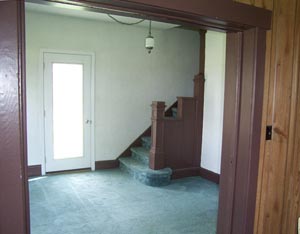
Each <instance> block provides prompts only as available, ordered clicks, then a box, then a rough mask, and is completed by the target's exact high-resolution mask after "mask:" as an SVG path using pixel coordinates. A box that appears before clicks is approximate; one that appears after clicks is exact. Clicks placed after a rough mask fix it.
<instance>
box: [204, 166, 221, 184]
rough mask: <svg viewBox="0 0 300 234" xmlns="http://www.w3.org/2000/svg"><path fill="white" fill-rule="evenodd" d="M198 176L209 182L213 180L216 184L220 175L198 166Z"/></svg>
mask: <svg viewBox="0 0 300 234" xmlns="http://www.w3.org/2000/svg"><path fill="white" fill-rule="evenodd" d="M200 176H201V177H202V178H204V179H207V180H210V181H211V182H214V183H216V184H219V183H220V175H219V174H217V173H215V172H212V171H209V170H207V169H205V168H202V167H201V168H200Z"/></svg>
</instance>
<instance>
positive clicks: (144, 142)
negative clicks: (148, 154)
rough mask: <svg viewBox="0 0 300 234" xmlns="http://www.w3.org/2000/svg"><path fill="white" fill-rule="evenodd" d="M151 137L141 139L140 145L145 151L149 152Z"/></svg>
mask: <svg viewBox="0 0 300 234" xmlns="http://www.w3.org/2000/svg"><path fill="white" fill-rule="evenodd" d="M151 143H152V141H151V137H150V136H144V137H142V145H143V147H145V148H146V149H148V150H150V148H151Z"/></svg>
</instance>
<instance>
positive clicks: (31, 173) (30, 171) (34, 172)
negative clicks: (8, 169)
mask: <svg viewBox="0 0 300 234" xmlns="http://www.w3.org/2000/svg"><path fill="white" fill-rule="evenodd" d="M27 175H28V177H35V176H42V165H32V166H28V167H27Z"/></svg>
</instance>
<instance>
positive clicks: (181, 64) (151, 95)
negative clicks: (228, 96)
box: [26, 3, 226, 233]
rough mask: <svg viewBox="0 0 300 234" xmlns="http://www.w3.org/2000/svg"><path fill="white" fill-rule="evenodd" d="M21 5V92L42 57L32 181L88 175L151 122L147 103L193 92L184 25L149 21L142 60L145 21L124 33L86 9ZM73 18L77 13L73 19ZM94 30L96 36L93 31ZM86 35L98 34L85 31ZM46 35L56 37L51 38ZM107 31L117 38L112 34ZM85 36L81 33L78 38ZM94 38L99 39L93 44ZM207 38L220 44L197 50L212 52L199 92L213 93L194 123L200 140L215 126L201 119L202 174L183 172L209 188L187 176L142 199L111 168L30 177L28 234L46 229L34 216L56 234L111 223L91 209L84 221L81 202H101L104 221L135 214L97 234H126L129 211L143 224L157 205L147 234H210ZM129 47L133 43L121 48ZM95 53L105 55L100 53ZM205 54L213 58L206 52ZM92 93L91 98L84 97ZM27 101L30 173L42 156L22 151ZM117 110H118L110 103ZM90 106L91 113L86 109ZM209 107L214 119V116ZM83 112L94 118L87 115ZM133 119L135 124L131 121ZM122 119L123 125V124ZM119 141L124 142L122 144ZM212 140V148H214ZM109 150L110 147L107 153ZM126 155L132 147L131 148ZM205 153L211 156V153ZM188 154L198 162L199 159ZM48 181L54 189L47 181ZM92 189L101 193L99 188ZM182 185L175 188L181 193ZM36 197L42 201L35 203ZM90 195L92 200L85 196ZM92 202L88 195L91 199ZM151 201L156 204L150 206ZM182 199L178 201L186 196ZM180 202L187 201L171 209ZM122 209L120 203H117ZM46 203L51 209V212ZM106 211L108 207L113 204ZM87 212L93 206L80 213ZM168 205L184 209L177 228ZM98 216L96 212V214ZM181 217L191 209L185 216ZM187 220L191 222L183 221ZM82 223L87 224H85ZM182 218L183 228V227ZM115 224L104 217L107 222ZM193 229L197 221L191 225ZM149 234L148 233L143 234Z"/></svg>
mask: <svg viewBox="0 0 300 234" xmlns="http://www.w3.org/2000/svg"><path fill="white" fill-rule="evenodd" d="M27 6H29V7H28V9H29V10H28V12H27V15H26V16H27V17H26V18H27V25H26V26H27V28H26V29H27V30H28V33H27V43H28V44H27V47H26V49H27V54H28V55H27V56H28V57H27V63H28V64H29V66H27V72H28V74H27V77H28V79H27V80H28V82H30V83H29V85H27V87H28V89H29V90H30V89H31V87H32V84H33V82H32V79H34V77H35V76H34V75H31V74H38V73H37V72H35V71H34V70H33V69H34V67H35V68H36V67H37V66H36V65H33V63H34V59H32V58H34V57H35V56H37V54H39V56H40V58H42V62H41V64H42V66H41V67H42V71H43V72H42V74H43V75H42V76H43V85H42V87H43V88H44V89H43V92H44V93H43V97H44V100H43V109H42V110H43V111H44V113H43V114H44V116H43V118H44V143H45V146H44V147H45V155H44V159H45V164H44V165H41V167H42V168H45V169H42V174H45V173H47V172H57V171H65V170H72V169H80V168H91V169H92V170H93V167H94V168H95V167H97V165H102V164H103V163H108V161H112V160H115V158H116V157H118V156H119V154H120V153H122V151H123V150H124V149H125V148H126V147H127V146H128V145H129V144H130V143H131V142H132V141H133V140H134V138H136V137H137V136H138V135H139V134H140V132H141V131H143V130H144V129H145V128H146V127H148V126H149V125H150V124H151V123H150V120H151V109H150V108H149V106H150V104H151V102H152V101H155V100H162V101H166V103H167V106H168V107H171V106H172V105H173V103H174V102H175V101H176V96H192V95H193V78H194V75H195V74H197V73H198V72H199V63H200V62H199V47H200V45H199V44H201V41H200V40H199V33H198V31H196V30H195V29H194V30H187V29H186V28H183V29H182V28H181V26H179V25H174V24H170V23H167V24H166V23H161V22H155V21H153V22H152V26H153V31H152V34H153V35H154V39H155V41H156V43H155V47H154V49H153V51H152V52H151V54H150V55H149V54H148V53H147V50H146V49H145V46H144V39H145V36H147V33H148V20H146V22H145V24H144V26H139V27H135V28H132V27H129V26H120V25H119V24H117V23H112V22H104V23H103V22H102V21H101V20H99V19H91V18H87V17H89V16H87V12H85V13H82V12H81V11H75V13H71V12H72V11H71V10H67V9H64V8H57V9H56V8H55V9H53V7H50V6H43V5H33V4H31V3H29V4H27ZM61 9H63V10H62V12H60V13H59V14H58V13H57V12H55V11H56V10H57V11H58V12H59V11H60V10H61ZM73 11H74V10H73ZM72 14H73V15H72ZM74 14H75V15H77V14H79V15H80V14H83V15H82V16H81V17H80V19H78V17H77V16H75V15H74ZM95 14H96V15H97V16H98V15H101V14H100V13H94V14H92V16H91V17H97V16H95ZM100 17H103V16H100ZM114 17H120V16H114ZM107 18H108V17H107ZM118 19H119V18H118ZM121 20H122V21H124V20H129V21H133V22H135V21H136V19H130V18H129V19H128V17H126V18H125V17H123V18H121ZM58 22H59V23H58ZM45 24H47V25H48V28H47V29H44V30H43V29H42V26H41V25H45ZM91 25H92V26H91ZM101 26H102V27H104V29H105V30H101ZM72 27H74V29H72ZM49 28H51V30H49ZM55 28H56V29H55ZM95 28H96V29H98V30H99V31H95ZM91 29H92V30H91ZM35 30H36V31H35ZM55 30H57V31H59V30H60V31H59V32H55ZM116 30H119V31H120V32H121V33H119V34H118V35H117V34H114V33H115V31H116ZM64 31H66V32H68V35H69V37H64V36H65V34H64V33H63V32H64ZM76 31H77V32H76ZM91 31H94V33H95V34H90V33H91ZM33 35H34V36H35V37H33ZM86 35H89V36H87V37H85V36H86ZM100 36H102V37H107V38H106V40H105V41H103V40H101V38H100ZM37 38H38V41H37ZM207 38H209V40H210V41H213V40H215V42H216V43H218V45H219V46H220V47H219V48H218V49H216V44H213V43H212V44H209V43H208V45H207V49H208V50H209V51H207V53H208V54H213V56H207V61H210V62H207V65H208V69H207V70H210V71H211V72H210V73H209V74H206V79H207V81H206V85H208V86H207V87H206V90H211V91H213V90H214V89H215V88H216V87H215V86H214V84H217V85H218V88H219V90H218V91H217V92H216V95H212V96H210V95H211V91H209V92H207V98H205V99H206V100H208V103H205V106H206V107H205V111H206V115H205V116H204V119H205V128H206V129H207V130H206V131H205V133H204V135H205V136H210V134H209V131H210V130H211V128H213V127H215V126H216V124H214V121H213V122H210V120H212V118H211V116H213V117H216V116H218V117H217V120H216V122H218V128H217V131H218V133H217V135H218V139H216V138H209V137H205V139H204V141H205V144H204V145H203V146H204V148H203V150H204V152H203V153H201V154H202V166H203V168H201V165H200V163H199V165H197V166H198V167H199V168H198V167H197V170H194V168H193V170H194V171H196V174H195V173H194V172H193V173H192V175H194V176H195V175H197V176H199V175H200V174H201V175H202V177H204V178H207V179H210V180H213V181H214V182H213V183H212V182H210V181H207V180H205V179H201V178H199V177H192V178H186V179H181V180H174V181H173V182H172V183H171V185H169V186H167V187H165V188H164V189H160V190H155V189H153V190H151V191H150V192H149V188H147V187H143V186H144V185H142V186H141V185H138V184H136V183H135V182H132V181H131V180H130V179H129V178H127V176H125V175H123V174H120V172H119V171H118V169H112V170H111V171H97V172H96V173H95V174H93V173H90V172H84V173H78V174H77V173H75V174H74V173H73V174H63V175H55V176H53V177H52V176H48V175H46V177H36V178H33V179H31V181H30V192H31V194H32V196H31V204H33V205H32V209H31V216H32V225H33V226H32V231H33V233H34V232H37V233H38V232H41V231H42V230H43V228H44V229H48V226H47V225H48V223H47V221H45V222H44V221H43V222H42V224H41V223H40V224H38V222H39V221H38V220H39V219H40V220H41V217H44V216H46V217H48V215H50V216H52V219H50V220H51V222H50V223H56V224H58V225H57V228H58V229H57V230H56V229H55V232H56V233H59V230H64V231H66V230H67V229H68V228H72V226H73V227H74V228H76V229H78V230H80V231H82V230H85V231H87V230H89V229H92V230H94V231H96V230H97V228H99V226H101V225H100V224H103V223H104V222H107V223H111V222H112V221H111V220H106V221H104V220H105V219H101V220H100V223H99V220H95V219H93V218H91V217H90V216H92V214H93V213H92V212H94V215H95V214H97V215H95V217H94V218H96V219H98V218H97V217H102V215H103V214H99V212H98V213H97V212H96V210H95V208H96V207H93V206H94V205H91V204H97V203H99V202H100V203H101V202H102V200H106V201H107V203H106V204H105V205H104V206H100V208H101V209H104V210H106V209H108V210H109V209H110V212H107V213H105V214H107V217H109V216H112V217H113V218H118V219H119V218H120V220H122V219H121V217H119V212H120V213H122V212H123V213H125V212H126V210H127V211H128V210H130V209H133V210H135V211H136V213H134V212H132V213H128V214H127V215H128V217H130V218H128V219H126V222H127V224H125V221H124V220H123V221H124V222H121V221H120V222H121V223H122V224H124V225H120V226H119V227H118V228H119V229H116V230H113V229H110V228H108V229H107V230H110V231H108V232H107V233H121V232H122V230H123V231H124V230H128V228H129V227H130V226H132V225H129V224H130V223H131V222H135V218H137V217H136V215H137V214H139V215H142V214H143V215H142V216H143V217H142V218H141V220H142V221H141V222H143V223H144V224H145V225H148V227H150V226H151V225H152V224H151V223H149V222H147V221H146V220H147V219H149V218H151V217H152V216H153V215H155V214H157V212H161V211H160V210H162V209H160V208H159V207H160V206H162V205H163V204H162V202H163V203H165V204H166V205H167V206H169V207H165V208H166V213H163V212H162V213H161V215H162V217H164V218H165V221H166V222H165V223H164V224H163V225H162V226H161V227H159V228H158V229H156V231H157V232H160V231H163V230H165V231H166V232H168V231H170V230H173V233H176V231H177V232H178V233H180V232H182V230H187V229H189V227H191V228H192V229H191V230H189V231H190V232H194V233H199V231H202V232H203V233H215V232H216V222H217V210H218V185H216V182H218V181H219V174H220V161H221V148H222V144H221V141H222V137H221V135H222V119H223V102H224V77H225V74H224V70H225V41H226V38H225V34H222V33H214V32H208V33H207ZM58 39H59V40H58ZM130 40H135V41H134V43H130ZM78 43H81V47H78ZM38 44H39V45H38ZM93 46H94V47H93ZM105 48H106V49H107V51H109V52H107V51H106V52H105ZM136 48H138V49H136ZM213 49H214V50H215V51H212V50H213ZM74 51H75V52H74ZM78 51H79V52H78ZM80 51H88V52H80ZM216 51H217V52H216ZM118 52H119V53H118ZM218 59H219V60H218ZM217 60H218V61H219V64H218V69H220V71H219V72H218V74H216V73H215V68H213V65H212V63H214V64H216V61H217ZM35 61H37V60H35ZM93 61H94V62H93ZM93 63H95V71H93V69H92V67H93ZM114 64H116V65H117V66H116V65H114ZM161 64H163V65H164V66H162V65H161ZM89 68H91V70H90V69H89ZM93 73H95V74H94V77H95V82H94V83H95V87H94V88H92V86H93V85H92V83H93V82H92V79H93V75H92V74H93ZM108 74H109V75H108ZM40 78H41V77H40V76H36V79H38V82H41V81H40ZM39 87H41V85H39ZM132 87H133V88H132ZM171 88H172V89H171ZM31 91H33V92H32V93H30V94H29V98H31V97H30V95H33V94H34V90H31ZM93 92H95V93H94V94H93ZM36 93H37V95H38V94H41V90H36ZM118 93H119V94H118ZM93 96H94V98H95V100H94V104H92V103H93V101H91V99H92V97H93ZM216 96H218V97H216ZM39 97H41V96H39ZM209 97H210V98H209ZM32 101H34V102H35V101H41V100H40V99H39V98H36V99H33V100H32V99H31V100H28V107H29V112H28V113H29V115H28V121H29V124H28V134H29V136H28V140H29V147H28V149H29V158H28V159H29V163H30V164H31V165H30V164H29V166H30V167H32V166H33V167H34V166H37V167H38V166H40V165H39V162H40V161H41V164H43V157H42V160H40V159H38V160H40V161H38V160H36V159H35V158H34V156H32V155H34V154H33V153H32V152H34V147H35V145H34V144H30V142H32V141H31V139H32V138H31V136H30V134H31V132H33V131H34V130H35V129H34V128H31V127H30V126H31V123H32V122H35V121H34V119H32V115H31V113H32V112H31V108H33V107H32V105H31V103H32ZM120 103H121V105H119V104H120ZM93 106H94V108H95V110H94V111H93V110H92V108H93ZM216 110H217V112H218V113H216ZM93 112H94V113H95V114H94V115H95V116H94V117H93V114H92V113H93ZM110 113H111V114H110ZM136 116H138V118H135V117H136ZM38 118H40V116H39V117H38ZM173 118H174V121H177V120H176V119H175V118H176V117H174V116H173ZM102 120H103V121H102ZM122 121H124V123H123V124H122ZM126 121H127V122H126ZM75 125H76V126H75ZM124 126H125V127H124ZM209 126H211V127H209ZM56 129H57V130H56ZM115 129H117V130H118V131H116V130H115ZM93 131H94V132H95V133H94V136H95V140H94V142H95V143H93V140H92V139H91V138H92V136H93V133H92V132H93ZM128 132H129V134H128ZM32 135H33V136H34V135H35V134H32ZM124 139H126V140H127V141H123V140H124ZM216 141H218V144H217V146H216V144H215V142H216ZM67 146H69V147H67ZM146 147H147V146H146ZM116 148H117V149H118V150H119V152H117V153H116V151H115V150H116ZM32 149H33V150H32ZM120 149H121V150H120ZM31 150H32V151H31ZM134 150H137V148H135V149H134ZM213 150H215V152H212V151H213ZM89 151H90V152H89ZM93 151H94V152H95V153H94V155H95V156H94V159H93V157H92V156H88V155H92V154H93V153H92V152H93ZM212 154H214V156H215V159H214V160H212V159H211V155H212ZM39 155H40V154H39ZM111 155H112V156H113V157H111ZM197 156H198V157H200V155H197ZM62 157H63V159H62ZM34 160H36V161H34ZM95 163H96V166H95ZM117 179H119V180H117ZM55 180H56V185H58V187H55V186H54V185H53V184H52V183H53V181H55ZM107 180H108V181H109V182H107ZM60 182H61V183H60ZM101 186H102V187H101ZM118 186H120V187H121V189H120V188H118ZM126 186H127V187H131V188H132V190H133V191H135V192H136V193H137V194H139V195H140V196H136V195H135V194H132V193H130V192H129V191H128V190H126V189H124V187H126ZM61 187H65V189H62V190H61V191H60V192H59V193H58V192H57V191H58V190H59V189H61ZM97 187H101V188H102V189H101V190H99V189H97ZM183 188H184V191H181V190H182V189H183ZM203 188H204V190H203ZM83 190H84V191H83ZM41 191H43V193H44V194H45V195H44V196H42V197H39V194H40V193H41ZM55 191H56V192H55ZM85 192H86V193H85ZM93 193H94V195H93V196H91V194H93ZM169 193H172V194H173V193H178V194H180V196H179V195H178V196H179V197H176V196H173V195H174V194H173V195H172V196H171V195H170V194H169ZM74 194H77V195H76V196H77V198H78V199H76V198H74V197H73V198H72V196H73V195H74ZM97 194H98V195H97ZM143 194H144V195H146V196H148V198H149V199H148V200H145V199H142V198H141V196H142V195H143ZM53 195H55V196H53ZM95 195H97V196H96V197H95ZM84 197H86V198H84ZM124 197H125V198H126V197H127V198H128V200H126V199H125V201H124ZM157 197H160V198H162V197H165V198H164V199H162V200H160V201H159V200H157ZM183 197H186V199H184V198H183ZM58 198H59V199H58ZM35 199H42V200H43V201H46V200H47V201H50V202H49V203H47V207H44V205H45V204H46V203H43V202H42V201H41V200H40V201H39V200H35ZM85 199H87V200H85ZM182 199H184V200H186V201H189V202H187V203H186V204H185V205H184V206H183V207H181V208H180V201H181V200H182ZM67 200H69V201H73V202H67V204H69V205H70V207H69V208H70V209H68V208H67V207H65V204H66V201H67ZM200 200H201V201H202V202H201V203H199V204H197V206H196V205H195V203H196V201H200ZM79 202H82V204H84V206H81V205H78V203H79ZM145 202H148V203H149V204H150V206H146V205H145ZM122 203H123V206H121V204H122ZM53 204H55V205H56V206H57V207H53ZM89 204H90V205H89ZM116 204H117V206H114V205H116ZM50 207H51V208H50ZM87 207H93V208H92V209H87ZM153 207H157V211H156V212H154V211H153ZM177 208H178V209H181V211H182V212H184V213H185V212H186V215H185V217H184V218H182V220H183V222H182V223H180V222H179V223H177V224H176V221H175V220H178V219H179V216H182V214H179V213H177V214H176V209H177ZM59 209H61V210H65V211H66V213H62V214H61V215H64V216H65V217H69V221H66V223H65V224H68V225H66V226H65V227H64V228H66V229H64V228H62V226H64V223H60V221H59V220H60V217H61V215H59V216H58V217H56V215H57V214H58V213H59V212H60V211H59ZM101 209H100V211H101V212H102V213H103V210H101ZM141 210H144V211H143V212H142V211H141ZM188 210H190V211H191V210H192V211H193V212H191V213H190V214H187V213H188ZM77 211H78V212H79V211H80V212H81V213H78V215H80V216H81V217H84V219H85V221H84V222H79V224H80V227H78V226H76V225H74V223H72V222H71V221H70V220H72V217H73V220H77V218H78V217H77V216H76V214H77V213H76V212H77ZM74 212H75V213H74ZM171 214H173V215H174V216H173V217H174V218H173V219H172V220H167V217H168V216H169V215H171ZM147 215H148V216H147ZM75 216H76V217H75ZM191 217H196V218H195V219H194V218H193V219H192V218H191ZM102 218H103V217H102ZM88 219H91V220H89V221H88ZM112 220H113V219H112ZM184 220H189V221H187V222H186V223H185V222H184ZM199 220H200V222H199ZM35 221H36V222H35ZM118 221H119V220H114V221H113V222H118ZM195 223H198V224H197V225H194V224H195ZM82 225H83V226H84V227H82ZM80 228H82V229H80ZM116 228H117V227H116ZM139 228H142V226H140V227H139V226H138V227H136V229H135V231H136V232H137V233H141V229H139ZM69 231H70V230H69ZM151 231H153V230H152V229H151V228H150V229H148V232H149V233H151ZM144 233H145V232H144ZM146 233H147V232H146Z"/></svg>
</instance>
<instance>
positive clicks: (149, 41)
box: [145, 20, 154, 54]
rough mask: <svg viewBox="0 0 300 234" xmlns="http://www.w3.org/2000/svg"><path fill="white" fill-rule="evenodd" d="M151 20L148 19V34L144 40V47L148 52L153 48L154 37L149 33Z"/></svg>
mask: <svg viewBox="0 0 300 234" xmlns="http://www.w3.org/2000/svg"><path fill="white" fill-rule="evenodd" d="M151 23H152V22H151V20H150V21H149V34H148V36H147V37H146V41H145V47H146V49H147V50H148V53H149V54H150V53H151V51H152V50H153V48H154V37H153V36H152V35H151V26H152V25H151Z"/></svg>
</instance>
